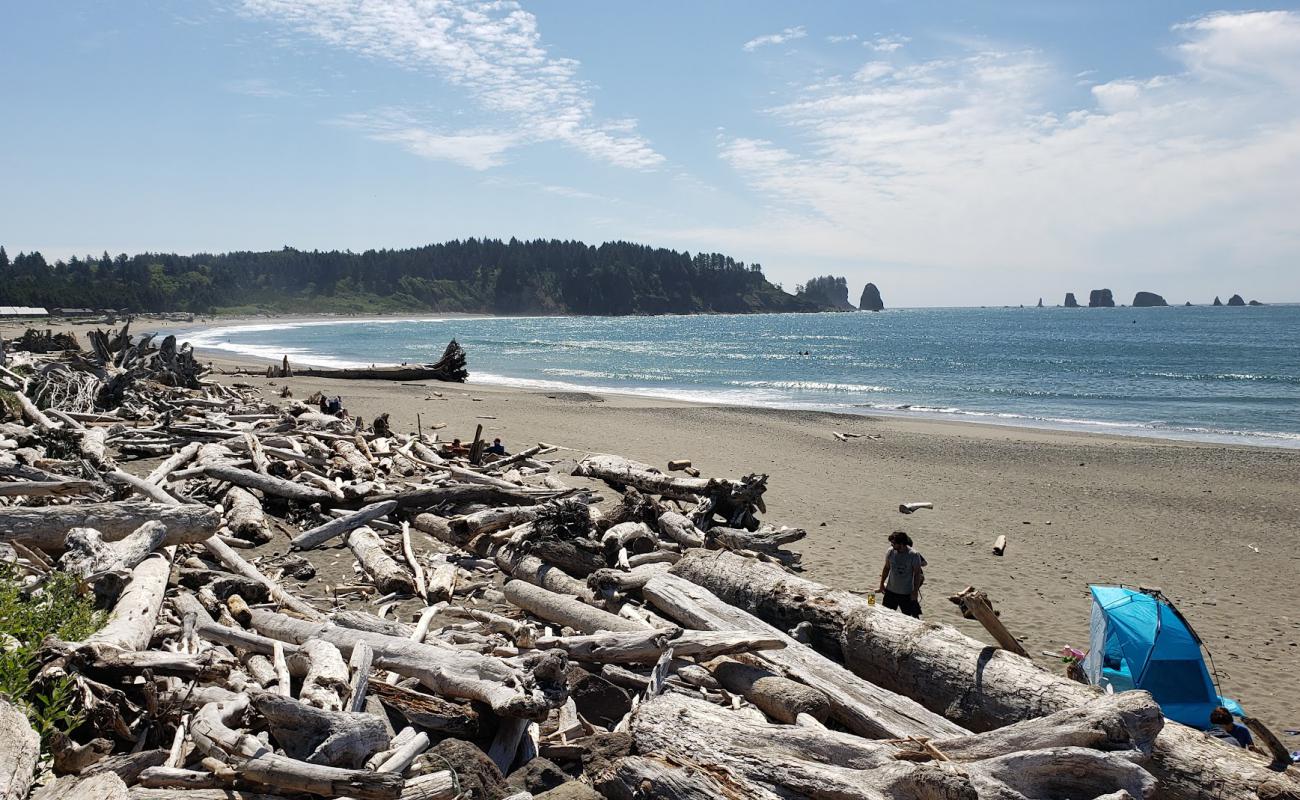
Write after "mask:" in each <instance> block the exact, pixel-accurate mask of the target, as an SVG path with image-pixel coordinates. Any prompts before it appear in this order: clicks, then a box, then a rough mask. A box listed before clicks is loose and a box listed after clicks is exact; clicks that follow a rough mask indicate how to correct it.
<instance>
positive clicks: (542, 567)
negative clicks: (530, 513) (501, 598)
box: [421, 515, 596, 600]
mask: <svg viewBox="0 0 1300 800" xmlns="http://www.w3.org/2000/svg"><path fill="white" fill-rule="evenodd" d="M421 516H424V515H421ZM496 564H497V566H498V567H500V568H501V571H502V572H504V573H506V574H507V575H509V576H510V577H512V578H515V579H517V580H521V581H527V582H529V583H531V584H533V585H534V586H540V587H542V588H543V589H546V590H547V591H551V592H555V593H556V594H562V595H567V596H569V597H581V598H582V599H583V600H595V598H596V595H595V593H594V592H592V590H591V589H590V588H589V587H588V586H587V584H585V583H583V582H582V581H580V580H578V579H577V578H575V577H573V576H572V575H569V574H568V573H567V572H565V571H564V570H562V569H560V568H559V567H556V566H553V565H551V564H547V563H546V562H545V561H543V560H541V559H540V558H538V557H537V556H534V555H528V554H527V553H524V552H523V551H522V550H518V549H516V548H502V549H501V550H499V551H498V552H497V554H496Z"/></svg>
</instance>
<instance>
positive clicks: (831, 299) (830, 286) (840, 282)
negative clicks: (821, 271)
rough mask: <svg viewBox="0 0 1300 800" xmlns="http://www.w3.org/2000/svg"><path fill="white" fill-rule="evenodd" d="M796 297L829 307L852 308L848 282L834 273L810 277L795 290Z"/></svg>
mask: <svg viewBox="0 0 1300 800" xmlns="http://www.w3.org/2000/svg"><path fill="white" fill-rule="evenodd" d="M796 294H797V296H798V297H801V298H804V299H807V300H808V301H809V302H812V303H817V304H819V305H823V306H829V307H831V308H836V309H843V308H849V309H851V308H853V304H851V303H850V302H849V284H848V281H846V280H845V279H844V278H837V277H835V276H834V275H823V276H822V277H820V278H812V279H810V280H809V281H808V282H807V283H805V284H803V285H802V286H799V287H798V289H797V290H796Z"/></svg>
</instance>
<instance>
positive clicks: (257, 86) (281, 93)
mask: <svg viewBox="0 0 1300 800" xmlns="http://www.w3.org/2000/svg"><path fill="white" fill-rule="evenodd" d="M222 88H223V89H225V90H226V91H227V92H231V93H232V94H242V95H246V96H248V97H265V98H276V97H288V96H289V93H288V92H286V91H285V90H283V89H280V88H277V87H276V86H274V85H273V84H272V83H271V82H270V81H268V80H267V79H265V78H244V79H243V80H237V81H226V82H225V83H224V84H222Z"/></svg>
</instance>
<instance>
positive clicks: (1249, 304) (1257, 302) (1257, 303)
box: [1246, 300, 1265, 306]
mask: <svg viewBox="0 0 1300 800" xmlns="http://www.w3.org/2000/svg"><path fill="white" fill-rule="evenodd" d="M1246 305H1248V306H1262V305H1265V304H1264V303H1261V302H1259V301H1258V300H1251V301H1250V302H1249V303H1247V304H1246Z"/></svg>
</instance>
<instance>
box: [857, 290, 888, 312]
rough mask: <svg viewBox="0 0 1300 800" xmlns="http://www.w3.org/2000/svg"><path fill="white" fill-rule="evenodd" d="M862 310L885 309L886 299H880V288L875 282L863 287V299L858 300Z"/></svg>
mask: <svg viewBox="0 0 1300 800" xmlns="http://www.w3.org/2000/svg"><path fill="white" fill-rule="evenodd" d="M858 309H859V310H860V311H884V310H885V301H884V300H881V299H880V290H879V289H877V288H876V285H875V284H874V283H868V284H867V285H866V286H864V287H863V288H862V299H861V300H859V301H858Z"/></svg>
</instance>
